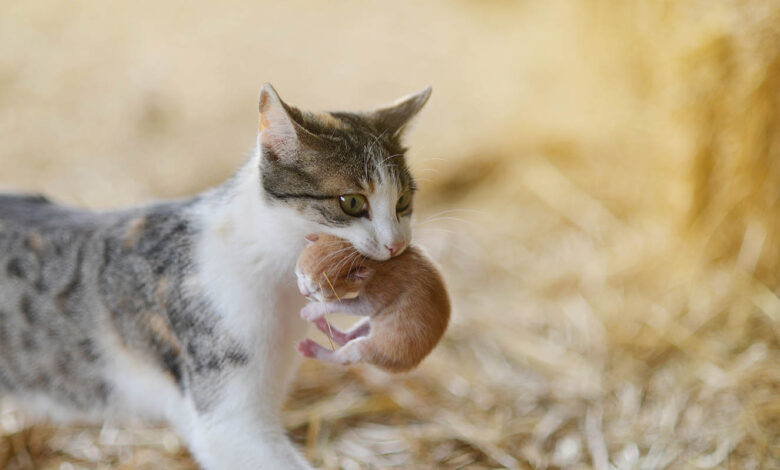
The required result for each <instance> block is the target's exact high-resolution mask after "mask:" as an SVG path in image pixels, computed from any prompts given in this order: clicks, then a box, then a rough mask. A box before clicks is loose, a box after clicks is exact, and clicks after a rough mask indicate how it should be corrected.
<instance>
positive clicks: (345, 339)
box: [296, 234, 450, 372]
mask: <svg viewBox="0 0 780 470" xmlns="http://www.w3.org/2000/svg"><path fill="white" fill-rule="evenodd" d="M307 239H309V240H310V241H312V242H313V243H312V244H310V245H309V246H307V247H306V248H305V249H304V251H303V253H301V256H300V258H299V260H298V263H297V265H296V274H297V275H298V286H299V289H300V290H301V293H302V294H304V295H307V296H309V297H311V298H312V299H313V300H318V301H319V302H321V303H312V304H309V305H308V306H306V308H305V309H304V310H302V311H301V315H302V316H303V317H304V318H305V319H306V320H307V321H314V322H316V325H317V327H318V328H319V329H320V330H321V331H322V332H323V333H325V334H326V335H328V336H329V337H330V338H331V339H333V340H334V341H335V342H336V343H338V344H339V345H340V346H341V348H339V349H338V350H337V351H331V350H328V349H325V348H323V347H322V346H320V345H319V344H317V343H315V342H314V341H312V340H310V339H307V340H305V341H302V342H301V343H299V351H301V352H302V353H303V354H304V355H305V356H307V357H313V358H317V359H320V360H323V361H328V362H334V363H337V364H343V365H347V364H352V363H355V362H365V363H367V364H372V365H374V366H377V367H379V368H381V369H384V370H386V371H388V372H403V371H407V370H409V369H411V368H413V367H415V366H417V365H418V364H419V363H420V361H422V360H423V359H424V358H425V356H427V355H428V353H430V352H431V350H432V349H433V348H434V346H436V344H437V343H438V342H439V340H440V339H441V337H442V335H443V334H444V330H446V328H447V323H448V322H449V318H450V301H449V297H448V295H447V289H446V287H445V286H444V280H443V279H442V277H441V274H440V273H439V271H438V270H437V269H436V267H435V266H434V265H433V262H432V261H431V260H430V259H428V257H427V256H425V255H424V254H423V253H422V251H420V249H419V248H417V247H415V246H410V247H409V248H407V249H406V251H404V252H403V253H401V254H400V255H397V256H395V257H393V258H391V259H389V260H387V261H382V262H376V261H373V260H370V259H365V258H363V257H362V256H360V255H359V253H357V252H356V251H355V249H354V248H353V247H352V245H351V244H350V243H349V242H347V241H345V240H341V239H339V238H337V237H334V236H331V235H324V234H322V235H314V236H308V237H307ZM331 312H342V313H348V314H353V315H361V316H366V317H367V318H366V319H364V320H362V321H360V322H359V323H358V324H357V325H355V326H354V327H353V328H352V329H351V330H350V331H348V332H343V331H339V330H338V329H336V328H334V327H332V326H331V325H328V323H327V322H326V321H325V318H324V315H325V314H327V313H331Z"/></svg>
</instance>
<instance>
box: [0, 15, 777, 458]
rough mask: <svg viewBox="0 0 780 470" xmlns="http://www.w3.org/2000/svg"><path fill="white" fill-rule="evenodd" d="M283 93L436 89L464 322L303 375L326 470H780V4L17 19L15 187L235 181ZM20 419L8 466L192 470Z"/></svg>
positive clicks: (75, 190)
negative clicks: (267, 109) (426, 352)
mask: <svg viewBox="0 0 780 470" xmlns="http://www.w3.org/2000/svg"><path fill="white" fill-rule="evenodd" d="M266 81H268V82H271V83H273V84H274V86H275V87H276V88H277V90H278V91H279V93H280V94H281V96H282V97H283V98H284V99H285V100H286V101H287V102H289V103H291V104H293V105H296V106H299V107H302V108H308V109H365V108H370V107H373V106H378V105H381V104H386V103H389V102H391V101H392V100H394V99H395V98H397V97H399V96H401V95H405V94H407V93H411V92H414V91H417V90H419V89H421V88H423V87H424V86H426V85H429V84H430V85H433V89H434V92H433V96H432V98H431V100H430V102H429V103H428V105H427V107H426V108H425V109H424V111H423V112H422V114H421V115H420V117H419V119H418V122H417V126H416V129H415V131H414V132H413V133H412V134H411V135H410V138H409V144H410V147H411V150H410V152H409V161H410V164H411V166H412V167H413V169H414V170H415V172H416V174H417V176H418V178H419V180H420V186H421V187H422V191H421V192H420V193H419V195H418V199H417V204H418V205H417V207H418V208H419V210H418V211H417V214H418V215H417V227H416V229H415V230H416V231H415V239H416V241H417V242H418V243H420V244H422V245H424V246H426V247H427V248H428V249H429V251H430V252H431V254H432V255H433V256H434V257H435V258H436V259H437V260H438V261H439V262H440V263H441V264H442V266H443V268H444V271H445V274H446V277H447V279H448V281H449V284H450V289H451V293H452V296H453V299H454V308H455V310H454V317H453V322H452V325H451V327H450V330H449V332H448V334H447V336H446V337H445V339H444V340H443V342H442V344H441V345H440V346H439V348H437V350H436V351H434V353H433V354H432V355H431V356H430V357H429V358H428V359H426V361H425V362H424V363H423V364H422V365H421V367H420V368H419V369H418V370H416V371H414V372H412V373H410V374H407V375H403V376H399V377H395V376H388V375H386V374H383V373H381V372H377V371H374V370H372V369H369V368H367V367H356V368H353V369H351V370H344V369H340V368H336V367H329V366H321V365H315V364H312V363H309V362H307V363H305V364H304V366H303V368H302V370H301V373H300V374H299V378H298V380H297V382H296V385H295V390H294V392H293V394H292V395H291V400H290V402H289V404H288V408H289V410H288V411H287V412H286V415H285V416H286V420H287V423H288V427H289V429H290V431H291V435H292V436H293V438H294V439H295V440H296V442H298V443H299V444H300V445H302V446H303V448H304V452H306V454H307V456H309V457H310V458H311V459H312V461H313V462H314V463H315V464H316V465H318V466H321V467H323V468H346V469H352V468H392V467H397V468H451V469H455V468H475V469H476V468H496V467H499V468H513V469H514V468H534V469H536V468H540V469H541V468H583V469H585V468H594V469H607V468H610V467H609V466H610V465H612V467H611V468H617V469H620V470H623V469H634V468H636V469H638V468H642V469H655V468H659V469H660V468H745V469H749V468H778V463H777V462H778V459H780V449H779V448H778V442H780V398H778V396H780V386H779V385H778V384H779V383H780V353H778V337H779V333H778V327H779V326H780V299H778V295H780V283H779V282H778V269H779V268H780V240H779V237H780V233H779V232H780V202H779V201H780V112H779V110H780V98H779V97H780V3H778V2H776V1H771V0H767V1H758V0H752V1H703V0H698V1H696V0H666V1H660V0H659V1H647V2H641V1H637V0H625V1H619V0H577V1H570V2H545V1H509V0H495V1H480V2H478V1H473V0H472V1H466V0H456V1H444V0H434V1H428V2H412V1H397V2H393V3H392V4H390V3H381V2H359V1H356V0H353V1H341V2H313V1H301V0H294V1H277V2H265V1H263V2H252V1H248V0H235V1H223V2H205V1H190V2H184V1H172V0H157V1H143V0H142V1H135V2H97V1H90V2H87V1H53V0H38V1H20V0H3V1H2V2H0V136H1V137H2V143H1V144H0V189H2V190H3V191H11V190H24V191H41V192H44V193H46V194H48V195H49V196H51V197H53V198H55V199H57V200H60V201H63V202H67V203H71V204H78V205H83V206H87V207H94V208H107V207H120V206H123V205H127V204H137V203H143V202H147V201H150V200H153V199H159V198H166V197H178V196H184V195H189V194H193V193H195V192H198V191H200V190H202V189H205V188H207V187H209V186H213V185H215V184H218V183H220V182H221V181H223V180H224V179H226V178H227V177H229V175H230V174H231V172H233V171H235V170H236V169H237V168H238V166H239V165H240V164H241V163H242V162H243V160H244V159H245V157H246V155H247V154H248V152H249V150H250V148H251V146H252V144H253V142H254V139H255V132H256V121H257V115H256V109H257V103H256V99H257V94H258V91H259V89H260V86H261V85H262V84H263V83H264V82H266ZM27 425H28V421H27V420H26V419H25V418H24V417H23V416H21V415H20V414H19V412H18V411H17V410H15V409H14V408H13V406H12V405H10V404H6V405H5V407H4V408H3V411H2V414H0V431H1V434H2V436H3V439H2V441H0V442H1V443H2V445H1V446H0V468H9V469H30V468H42V469H63V470H67V469H75V468H122V469H130V468H148V469H153V468H172V469H176V468H181V469H184V468H187V469H193V468H195V465H194V464H193V463H192V461H191V460H190V459H189V457H188V456H187V453H186V451H185V450H184V448H183V444H182V443H181V442H179V441H178V439H177V438H176V437H175V435H173V434H172V433H171V432H170V431H168V430H166V429H164V428H160V427H145V426H143V425H141V424H138V423H135V424H129V425H128V424H127V423H109V424H106V425H105V426H102V427H89V426H65V427H57V426H54V425H37V426H34V427H28V426H27Z"/></svg>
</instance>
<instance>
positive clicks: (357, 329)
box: [315, 317, 371, 346]
mask: <svg viewBox="0 0 780 470" xmlns="http://www.w3.org/2000/svg"><path fill="white" fill-rule="evenodd" d="M315 325H317V328H318V329H319V330H320V331H322V332H323V333H325V334H326V335H327V336H328V337H329V338H330V339H332V340H333V341H334V342H335V343H336V344H338V345H339V346H344V345H345V344H346V343H348V342H350V341H352V340H353V339H355V338H360V337H361V336H367V335H368V333H369V331H371V325H370V324H369V322H368V321H367V320H363V321H360V322H358V323H357V324H356V325H355V326H354V327H352V329H351V330H349V331H342V330H339V329H338V328H336V327H334V326H333V325H328V321H327V320H326V319H325V317H321V318H318V319H317V320H316V321H315Z"/></svg>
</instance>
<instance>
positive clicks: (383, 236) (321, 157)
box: [0, 85, 430, 470]
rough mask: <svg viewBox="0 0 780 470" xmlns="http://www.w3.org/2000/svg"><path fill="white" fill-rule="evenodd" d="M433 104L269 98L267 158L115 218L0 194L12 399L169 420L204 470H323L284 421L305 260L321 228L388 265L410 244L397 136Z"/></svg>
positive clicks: (267, 94)
mask: <svg viewBox="0 0 780 470" xmlns="http://www.w3.org/2000/svg"><path fill="white" fill-rule="evenodd" d="M429 95H430V88H428V89H425V90H423V91H422V92H420V93H418V94H416V95H411V96H409V97H406V98H404V99H402V100H400V101H398V102H397V103H396V104H394V105H392V106H389V107H385V108H380V109H377V110H374V111H370V112H362V113H348V112H336V113H310V112H305V111H300V110H298V109H296V108H294V107H292V106H289V105H287V104H286V103H284V102H283V101H282V100H281V99H280V98H279V96H278V95H277V93H276V91H275V90H274V89H273V88H272V87H271V86H270V85H265V86H264V87H263V89H262V91H261V93H260V106H259V108H260V128H259V131H260V132H259V133H258V139H257V148H256V151H255V152H254V154H253V155H252V157H251V158H250V159H249V161H248V162H247V163H246V165H245V166H244V167H243V168H242V169H241V170H240V171H239V172H238V173H237V174H236V175H235V176H234V177H233V178H232V179H231V180H229V181H228V182H226V183H225V184H224V185H222V186H220V187H218V188H215V189H213V190H210V191H207V192H205V193H203V194H200V195H197V196H195V197H192V198H188V199H183V200H177V201H169V202H162V203H157V204H152V205H149V206H145V207H138V208H132V209H127V210H118V211H109V212H92V211H87V210H81V209H76V208H71V207H65V206H61V205H58V204H55V203H53V202H51V201H49V200H47V199H45V198H43V197H36V196H18V195H3V196H0V393H1V394H2V395H3V396H7V397H15V398H17V399H18V400H19V401H20V402H21V403H22V404H23V405H27V406H28V407H30V408H33V409H38V410H42V411H45V412H46V413H48V414H49V415H50V416H54V417H55V418H76V419H103V418H105V417H106V416H110V415H115V414H120V415H123V414H130V415H135V416H142V417H146V418H152V419H163V420H166V421H168V422H169V423H170V424H171V425H172V426H174V427H175V428H176V429H177V430H178V431H179V432H180V433H181V435H182V437H183V438H184V439H186V440H187V442H188V443H189V446H190V449H191V451H192V453H193V455H194V456H195V458H196V459H197V460H198V461H199V463H200V464H201V465H202V466H203V467H204V468H206V469H212V470H213V469H225V470H227V469H230V470H236V469H274V470H276V469H305V468H310V467H309V465H308V464H307V463H306V462H305V461H304V460H303V458H302V457H301V456H300V455H299V453H298V452H297V450H296V449H294V447H293V446H292V444H291V443H290V442H289V440H288V439H287V437H286V436H285V430H284V428H283V427H282V424H281V416H280V408H281V405H282V402H283V400H284V397H285V393H286V388H287V385H288V384H289V382H290V379H291V377H292V375H293V373H294V372H295V370H296V366H297V363H298V359H299V355H298V354H297V353H296V351H295V344H296V341H297V340H299V339H301V338H303V337H304V336H305V334H306V327H307V325H306V323H305V322H303V321H302V320H301V319H300V317H299V315H298V310H299V309H300V308H301V307H302V306H303V302H302V299H301V297H300V296H299V295H298V292H297V289H296V285H295V277H294V272H293V269H294V266H295V262H296V259H297V258H298V255H299V253H300V252H301V250H302V249H303V247H304V242H303V237H304V235H305V234H307V233H311V232H314V231H319V232H326V233H330V234H333V235H336V236H339V237H342V238H345V239H347V240H349V241H350V243H352V244H353V245H354V246H355V247H356V248H357V249H358V250H359V251H360V253H362V254H363V255H365V256H368V257H370V258H374V259H380V260H381V259H388V258H390V257H391V256H393V255H394V254H397V253H400V252H401V251H402V250H403V248H404V247H405V246H406V245H407V244H408V243H409V240H410V237H411V229H410V224H409V219H410V214H411V212H412V204H411V199H412V194H413V193H414V190H415V185H414V180H413V179H412V176H411V174H410V173H409V170H408V169H407V167H406V163H405V158H404V151H405V149H404V148H403V147H402V144H401V136H402V134H403V131H404V129H405V128H406V127H407V123H408V122H409V120H410V119H411V118H412V117H413V116H414V115H415V114H417V112H418V111H419V110H420V109H421V108H422V106H423V105H424V104H425V102H426V101H427V99H428V96H429Z"/></svg>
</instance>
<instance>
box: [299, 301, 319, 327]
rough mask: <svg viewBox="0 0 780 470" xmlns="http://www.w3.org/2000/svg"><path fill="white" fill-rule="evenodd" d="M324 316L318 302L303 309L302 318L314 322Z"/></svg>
mask: <svg viewBox="0 0 780 470" xmlns="http://www.w3.org/2000/svg"><path fill="white" fill-rule="evenodd" d="M321 316H322V309H321V308H320V305H319V304H318V303H314V302H312V303H310V304H308V305H306V306H305V307H303V308H302V309H301V318H303V319H304V320H306V321H308V322H313V321H315V320H317V319H318V318H320V317H321Z"/></svg>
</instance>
